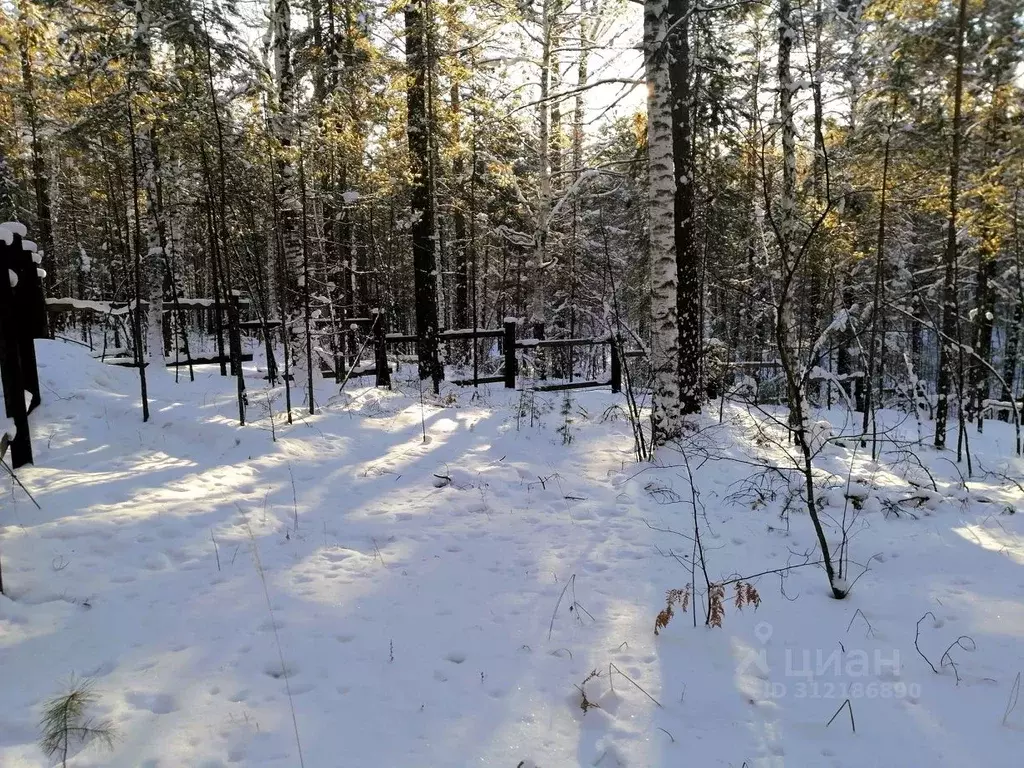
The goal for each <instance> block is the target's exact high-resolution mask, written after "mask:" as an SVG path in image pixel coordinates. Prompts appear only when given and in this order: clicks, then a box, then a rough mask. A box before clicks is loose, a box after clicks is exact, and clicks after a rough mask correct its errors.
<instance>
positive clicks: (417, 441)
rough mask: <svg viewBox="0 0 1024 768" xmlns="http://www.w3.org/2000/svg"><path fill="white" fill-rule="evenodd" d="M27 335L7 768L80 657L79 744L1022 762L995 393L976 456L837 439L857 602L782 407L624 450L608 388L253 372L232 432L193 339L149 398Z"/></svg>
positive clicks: (15, 766)
mask: <svg viewBox="0 0 1024 768" xmlns="http://www.w3.org/2000/svg"><path fill="white" fill-rule="evenodd" d="M38 346H39V357H40V376H41V380H42V382H43V398H44V405H43V406H42V407H41V408H40V409H39V410H38V411H37V412H36V413H35V414H33V417H32V419H33V431H34V446H35V451H36V465H35V466H33V467H25V468H24V469H22V470H21V471H20V472H19V477H20V479H21V481H22V482H23V483H24V484H25V486H26V487H27V488H28V490H29V491H31V493H32V494H33V496H34V497H35V499H36V500H38V502H39V504H40V505H41V506H42V510H41V511H40V510H37V509H36V508H35V507H34V506H33V505H32V503H31V502H30V501H29V500H28V498H27V496H26V495H25V493H24V492H23V491H22V490H21V489H19V488H16V487H15V486H14V485H13V484H12V483H11V482H10V481H9V480H8V481H5V483H4V490H3V495H2V497H0V526H2V527H0V555H2V565H3V580H4V585H5V588H6V590H7V595H6V596H5V597H0V670H2V675H3V678H2V683H0V766H3V768H27V767H28V766H44V765H45V766H49V765H54V762H55V761H54V759H53V758H46V757H45V756H44V754H43V753H42V751H41V749H40V747H39V746H38V739H39V725H38V724H39V720H40V716H41V712H42V709H43V706H44V704H45V702H46V701H47V699H49V698H50V697H51V696H53V695H54V694H56V693H59V692H60V691H61V690H62V687H63V686H65V685H66V684H67V682H68V680H69V677H70V676H71V675H75V676H77V677H79V678H87V679H89V680H91V681H92V683H93V689H94V692H95V694H96V697H97V698H96V702H95V704H94V712H93V714H94V715H95V716H96V717H97V718H99V719H106V720H109V721H110V723H111V724H112V725H113V727H114V729H115V732H116V733H115V736H116V738H115V741H114V744H113V749H112V750H108V749H106V748H105V747H104V746H103V745H102V744H101V743H99V742H95V743H92V744H90V745H88V746H86V747H84V748H81V747H79V746H77V745H75V746H73V747H72V749H71V757H70V759H69V760H68V765H71V766H75V767H76V768H82V767H84V766H109V767H115V766H117V767H123V768H129V767H131V768H139V767H145V768H179V767H181V766H197V767H202V768H214V767H215V766H217V767H221V766H229V765H243V766H248V765H253V766H262V765H268V766H300V765H305V766H308V767H309V768H321V767H326V768H336V767H337V768H347V767H350V766H351V767H354V768H362V767H365V768H377V767H381V768H385V767H386V768H399V767H409V768H412V767H417V768H419V767H431V766H477V765H480V766H496V767H500V768H517V766H519V767H521V768H533V767H535V766H539V768H566V767H568V766H598V767H599V768H615V766H630V767H631V768H637V767H642V766H671V767H672V768H677V767H682V766H695V767H696V768H704V767H705V766H735V767H736V768H740V766H750V767H751V768H752V767H753V766H784V765H788V766H795V767H796V768H806V767H810V766H814V767H817V766H846V767H849V766H856V767H860V766H893V767H894V768H895V767H896V766H899V767H900V768H904V767H905V766H949V767H950V768H970V767H971V766H984V767H985V768H998V767H1000V766H1007V767H1009V766H1015V767H1016V766H1020V765H1021V759H1022V758H1021V754H1022V753H1021V748H1022V747H1021V745H1022V744H1024V701H1018V697H1019V688H1020V681H1021V672H1022V671H1024V493H1022V491H1021V488H1020V486H1019V485H1017V484H1016V483H1015V482H1013V480H1014V479H1015V480H1016V482H1017V483H1020V482H1024V463H1022V461H1021V460H1020V459H1018V458H1014V457H1013V431H1012V429H1011V428H1010V427H1008V426H1007V425H1005V424H1001V423H996V422H987V423H986V425H985V433H984V435H977V434H976V433H975V432H974V430H973V427H972V429H971V433H970V441H971V452H972V457H973V470H974V471H973V477H970V478H963V479H962V477H961V475H962V474H966V467H965V465H964V464H961V465H957V464H956V463H955V454H954V453H953V452H945V453H937V452H935V451H934V450H933V449H931V448H928V447H924V446H916V445H913V444H912V441H913V440H915V439H916V437H917V430H918V425H917V422H916V420H914V419H913V418H909V419H908V418H907V417H905V416H902V415H900V414H898V413H896V412H886V413H884V414H883V420H884V422H885V426H886V435H887V437H886V439H885V440H884V441H883V448H884V451H883V455H882V457H881V459H880V460H879V461H877V462H875V461H872V460H871V457H870V451H869V450H868V449H863V448H860V446H859V443H858V441H856V440H848V439H847V440H841V439H840V440H838V441H833V442H831V443H829V444H827V445H826V446H825V447H824V448H823V450H822V452H821V455H820V456H819V458H818V460H817V465H818V467H819V472H820V474H819V477H818V483H819V486H820V488H819V493H820V495H821V499H822V503H823V507H822V514H823V516H824V520H825V522H826V524H827V525H828V528H829V536H830V539H831V540H832V541H833V542H834V543H835V544H838V542H839V540H840V538H841V534H840V530H841V529H842V528H843V527H845V528H846V529H847V531H848V545H847V547H846V549H845V552H846V557H845V558H844V560H845V561H847V562H846V566H845V567H846V574H845V577H846V579H847V581H848V582H854V581H855V584H854V586H853V589H852V592H851V593H850V595H849V596H848V597H847V599H845V600H841V601H837V600H834V599H832V598H831V596H830V592H829V590H828V589H827V587H828V584H827V581H826V578H825V575H824V573H823V571H822V570H821V568H820V567H819V566H817V565H815V564H814V561H815V560H816V559H817V557H818V556H817V555H816V554H815V537H814V533H813V530H812V527H811V522H810V520H809V517H808V515H807V512H806V510H802V509H801V508H800V506H799V503H789V504H787V499H791V498H792V496H793V492H794V491H795V490H796V489H797V488H798V487H799V482H798V478H797V477H794V473H793V472H792V471H791V469H790V468H791V467H792V466H793V465H792V462H791V460H790V459H789V457H788V455H787V454H786V452H785V451H786V449H785V447H784V441H783V440H782V439H781V433H780V431H779V428H778V427H777V426H776V425H775V424H774V423H773V422H772V418H771V417H772V416H777V414H773V413H760V412H758V411H756V410H754V411H751V410H748V409H747V408H744V407H741V406H738V405H727V406H726V407H725V409H724V413H723V416H724V418H723V419H722V421H721V422H719V414H718V411H717V409H709V413H708V414H707V415H705V416H703V417H701V418H700V420H699V421H697V422H695V428H694V429H693V430H692V431H691V432H690V433H689V434H688V436H687V438H686V440H685V441H684V444H683V448H684V452H679V451H678V450H665V451H663V452H661V453H660V454H659V457H658V458H659V462H658V463H657V464H655V463H644V464H638V463H636V462H635V461H634V458H633V450H632V437H631V431H630V426H629V422H628V421H627V420H626V419H625V418H624V417H623V413H622V411H621V409H619V408H616V407H615V406H617V405H620V404H621V403H622V397H621V396H620V395H614V396H613V395H612V394H610V393H609V392H607V391H581V392H576V393H574V394H573V395H572V398H571V403H570V408H569V412H570V418H571V419H572V421H571V423H570V424H569V426H568V429H567V430H566V429H565V422H566V417H565V415H564V414H563V410H564V409H563V406H564V404H565V397H564V395H561V394H549V395H541V394H536V395H532V394H529V393H527V394H523V393H510V392H506V391H505V390H504V389H502V388H501V387H500V385H497V386H491V387H489V388H481V390H480V392H479V393H474V392H473V390H472V389H470V388H466V389H458V388H454V387H452V388H447V389H445V390H444V392H443V393H442V394H443V397H442V398H441V399H435V398H433V397H427V398H426V399H425V401H424V403H423V405H421V400H420V395H419V392H418V391H417V389H416V385H415V384H399V386H398V388H397V389H399V390H401V391H395V392H384V391H378V390H375V389H373V388H369V387H362V388H360V387H357V386H354V385H353V383H350V384H349V386H348V387H347V388H346V389H347V390H348V391H347V392H346V393H345V394H344V395H340V396H339V395H335V396H334V397H333V398H332V397H330V396H331V394H332V393H333V392H336V389H335V388H334V387H333V385H332V384H331V383H330V382H328V383H325V384H324V387H323V395H324V401H325V407H323V408H322V410H321V411H320V412H319V413H318V414H317V415H316V416H308V415H305V416H304V417H303V418H301V419H297V420H296V423H295V424H294V425H291V426H289V425H287V424H284V423H283V421H282V419H281V418H280V416H281V414H280V410H281V401H280V392H279V391H277V392H276V393H275V397H277V400H275V401H274V405H273V406H271V407H268V401H267V398H266V396H265V395H264V394H263V393H262V392H258V391H256V390H255V388H256V387H258V386H259V384H260V379H259V374H258V372H257V371H256V370H255V369H250V371H249V372H250V373H251V374H252V375H251V378H250V381H249V384H250V387H251V389H250V392H249V396H250V399H251V401H252V405H251V407H250V415H251V416H252V417H254V419H255V421H254V423H253V424H251V425H249V426H246V427H244V428H243V427H239V426H238V424H237V421H236V419H235V415H236V410H237V409H236V405H235V401H234V395H233V382H232V381H230V380H227V379H222V378H220V377H219V376H217V375H216V374H215V369H214V368H205V369H203V371H202V372H200V373H198V374H197V380H196V381H195V382H194V383H188V381H187V377H186V378H185V379H184V380H183V381H182V382H181V383H177V384H176V383H175V382H174V379H173V374H170V373H163V372H161V373H160V374H159V375H151V376H150V391H151V397H152V412H153V417H152V420H151V422H150V423H148V424H143V423H142V421H141V415H140V408H139V405H138V392H137V389H138V387H137V378H136V376H135V374H134V372H133V371H131V370H129V369H119V368H115V367H112V366H107V365H104V364H101V363H99V362H96V361H93V360H92V359H90V357H89V354H88V352H87V350H84V349H81V348H79V347H74V346H71V345H65V344H62V343H60V342H40V343H39V345H38ZM363 381H364V382H366V381H367V380H365V379H364V380H363ZM264 384H265V382H264ZM271 410H272V411H273V412H274V416H275V419H274V421H275V422H276V425H275V427H274V431H273V432H272V431H271V419H270V416H269V411H271ZM712 411H713V412H712ZM823 417H827V418H829V419H830V421H831V422H832V424H833V428H834V430H835V431H836V433H839V432H840V431H842V429H843V424H842V419H843V414H842V413H840V412H839V411H836V412H834V413H830V414H824V415H823ZM930 426H931V425H930V424H927V423H926V424H924V426H923V429H924V430H925V431H926V432H927V430H928V429H929V428H930ZM845 429H846V431H847V432H852V431H853V425H852V424H850V425H847V426H846V428H845ZM424 433H425V437H424ZM926 442H927V440H926ZM952 442H953V443H954V444H955V435H953V437H952ZM687 464H689V467H687ZM767 465H772V466H775V467H778V468H779V469H778V471H776V470H772V469H765V468H764V467H765V466H767ZM691 475H692V478H693V484H694V486H695V490H694V492H691V483H690V478H691ZM929 475H930V476H929ZM964 480H966V482H964ZM933 482H934V485H933ZM694 500H696V502H697V509H696V515H695V514H694V506H693V501H694ZM695 518H696V525H697V530H698V532H699V533H700V537H701V543H702V545H703V549H704V555H705V564H706V568H707V578H708V580H709V581H711V582H713V583H717V582H723V581H731V580H734V579H741V580H742V581H744V582H746V583H750V584H752V585H753V586H754V589H755V590H756V592H757V593H758V597H759V600H760V605H759V606H758V607H755V606H754V605H746V606H744V607H743V608H742V609H738V608H737V607H736V606H735V604H734V600H735V595H736V593H735V586H734V585H733V584H729V585H727V586H726V587H725V590H724V592H725V594H724V601H723V604H722V607H723V608H724V616H723V617H722V618H721V627H720V628H707V627H705V626H704V623H705V610H706V608H705V605H706V601H707V587H706V581H705V577H704V575H703V573H702V568H701V567H700V565H699V564H698V565H697V567H696V568H694V567H693V566H692V564H693V562H694V540H693V534H694V532H695V530H694V529H695ZM697 559H698V560H699V556H698V557H697ZM808 561H810V562H809V563H808ZM787 566H795V567H793V568H792V569H790V570H788V571H785V572H783V573H772V574H767V575H763V576H755V574H758V573H761V572H764V571H771V570H774V569H780V568H785V567H787ZM694 582H695V584H694ZM687 584H690V585H691V587H690V591H691V600H690V605H689V612H688V613H683V612H682V611H681V606H676V610H675V616H674V617H673V618H672V620H671V622H670V623H669V624H668V626H666V627H664V628H662V629H661V631H660V634H658V635H657V636H656V635H655V632H654V629H655V618H656V617H657V616H658V614H659V612H660V611H662V609H664V608H665V600H666V598H665V595H666V591H667V590H669V589H673V588H680V589H685V588H686V586H687ZM742 591H743V596H744V598H746V597H753V595H752V594H749V593H748V591H747V590H746V589H745V588H744V589H743V590H742ZM694 611H696V626H694V616H693V612H694ZM915 638H916V639H915ZM282 662H283V663H282ZM1021 698H1024V697H1021ZM847 701H848V702H849V703H848V704H847V705H845V706H844V704H845V703H846V702H847ZM840 708H842V711H839V710H840ZM837 711H839V713H838V715H837V716H836V717H835V718H834V720H832V721H831V724H829V722H830V719H831V718H833V715H834V714H835V713H836V712H837ZM296 734H297V735H296ZM299 745H301V757H300V746H299Z"/></svg>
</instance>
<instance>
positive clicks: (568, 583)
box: [548, 573, 576, 640]
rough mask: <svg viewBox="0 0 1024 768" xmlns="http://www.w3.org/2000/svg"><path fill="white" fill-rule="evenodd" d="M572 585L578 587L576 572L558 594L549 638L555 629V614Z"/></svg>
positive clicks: (549, 627)
mask: <svg viewBox="0 0 1024 768" xmlns="http://www.w3.org/2000/svg"><path fill="white" fill-rule="evenodd" d="M570 584H571V585H572V587H573V589H576V574H575V573H574V574H573V575H572V576H570V577H569V580H568V581H567V582H565V586H564V587H562V591H561V593H560V594H559V595H558V602H557V603H555V610H553V611H552V612H551V622H550V623H549V624H548V640H550V639H551V633H552V632H554V631H555V616H556V615H557V614H558V606H560V605H561V604H562V598H563V597H565V592H566V590H567V589H569V585H570Z"/></svg>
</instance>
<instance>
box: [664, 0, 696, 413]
mask: <svg viewBox="0 0 1024 768" xmlns="http://www.w3.org/2000/svg"><path fill="white" fill-rule="evenodd" d="M690 14H691V9H690V0H669V2H668V25H669V29H670V30H672V31H671V33H670V36H669V39H668V59H669V81H670V85H671V89H672V160H673V167H674V180H675V188H674V191H673V201H674V210H673V217H674V242H675V251H676V275H677V289H676V316H677V318H678V323H679V396H680V407H681V408H682V412H683V413H684V414H687V413H697V412H699V411H700V404H701V396H700V357H701V332H700V326H701V323H700V320H701V312H700V282H701V281H700V272H701V263H700V262H701V258H700V254H699V252H698V249H697V228H696V221H695V214H696V205H695V194H694V187H695V178H694V175H695V174H694V170H695V169H694V164H693V121H692V117H691V116H692V114H693V100H694V99H693V96H694V94H693V90H692V88H691V83H690V69H691V62H690Z"/></svg>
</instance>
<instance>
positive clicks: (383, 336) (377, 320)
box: [356, 307, 391, 389]
mask: <svg viewBox="0 0 1024 768" xmlns="http://www.w3.org/2000/svg"><path fill="white" fill-rule="evenodd" d="M370 312H371V314H372V315H373V359H374V361H375V363H376V368H377V386H378V387H387V388H388V389H391V371H390V370H389V369H388V340H387V335H388V319H387V318H388V316H387V315H386V314H385V313H384V310H383V309H380V308H379V307H378V308H376V309H372V310H370ZM358 362H359V361H356V364H357V365H358Z"/></svg>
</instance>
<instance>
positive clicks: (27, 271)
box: [8, 235, 46, 413]
mask: <svg viewBox="0 0 1024 768" xmlns="http://www.w3.org/2000/svg"><path fill="white" fill-rule="evenodd" d="M25 245H26V242H25V239H24V238H20V237H18V236H17V235H15V237H14V245H13V246H12V247H11V251H10V255H11V258H10V259H9V261H8V266H9V267H11V268H13V269H14V272H15V274H16V275H17V276H18V288H17V290H15V291H12V293H13V294H14V296H13V298H14V311H13V313H12V314H13V316H14V317H15V318H17V322H16V323H15V326H14V328H15V337H16V340H17V345H18V354H19V356H20V357H19V359H20V361H21V383H22V386H23V387H24V389H25V391H26V392H28V393H29V394H30V395H31V402H30V403H29V405H28V412H29V413H32V411H34V410H35V409H36V408H37V407H38V406H39V403H40V402H41V398H40V391H39V369H38V365H37V363H36V344H35V340H36V339H45V338H46V319H45V318H46V300H45V299H44V298H43V289H42V285H41V284H40V282H39V272H38V268H37V267H36V262H35V253H36V248H35V244H34V243H32V242H31V241H29V243H28V246H29V247H28V248H26V247H25Z"/></svg>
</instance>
